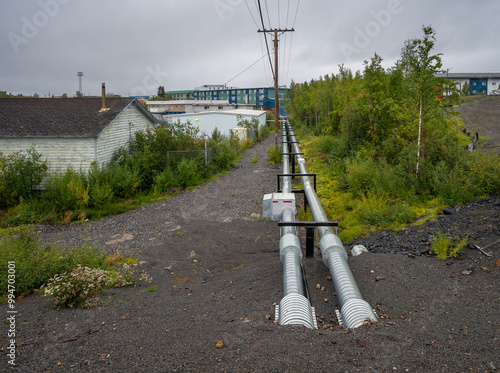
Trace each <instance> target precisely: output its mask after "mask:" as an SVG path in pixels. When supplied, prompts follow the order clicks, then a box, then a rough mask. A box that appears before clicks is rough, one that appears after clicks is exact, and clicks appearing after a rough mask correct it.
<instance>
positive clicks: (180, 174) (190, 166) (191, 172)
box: [176, 158, 200, 187]
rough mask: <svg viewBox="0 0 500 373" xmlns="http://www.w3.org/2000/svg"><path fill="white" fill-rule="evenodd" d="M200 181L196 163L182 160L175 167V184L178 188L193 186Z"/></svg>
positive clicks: (190, 160) (191, 160)
mask: <svg viewBox="0 0 500 373" xmlns="http://www.w3.org/2000/svg"><path fill="white" fill-rule="evenodd" d="M199 181H200V178H199V172H198V163H197V162H196V161H195V160H193V159H186V158H184V159H183V160H182V161H181V162H180V163H179V165H178V166H177V173H176V182H177V184H178V185H179V186H182V187H186V186H194V185H196V184H198V183H199Z"/></svg>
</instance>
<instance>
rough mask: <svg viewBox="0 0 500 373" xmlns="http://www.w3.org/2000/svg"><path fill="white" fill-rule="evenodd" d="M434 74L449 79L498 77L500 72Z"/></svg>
mask: <svg viewBox="0 0 500 373" xmlns="http://www.w3.org/2000/svg"><path fill="white" fill-rule="evenodd" d="M436 76H437V77H438V78H446V77H448V78H449V79H500V73H448V74H446V73H439V74H436Z"/></svg>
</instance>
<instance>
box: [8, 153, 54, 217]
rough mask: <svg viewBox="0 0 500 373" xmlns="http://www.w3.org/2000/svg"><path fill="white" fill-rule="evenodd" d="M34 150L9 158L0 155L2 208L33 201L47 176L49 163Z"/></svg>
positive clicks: (14, 154) (13, 154) (12, 155)
mask: <svg viewBox="0 0 500 373" xmlns="http://www.w3.org/2000/svg"><path fill="white" fill-rule="evenodd" d="M41 157H42V155H41V154H40V153H38V152H37V151H35V149H34V148H31V149H28V150H26V151H19V152H16V153H12V154H10V155H8V156H4V155H2V153H0V208H5V207H9V206H14V205H16V204H17V203H19V200H20V199H21V198H22V199H24V200H28V199H31V198H32V197H33V196H34V194H35V192H36V191H37V190H38V189H39V187H40V183H41V182H42V180H43V179H44V178H45V177H46V175H47V169H48V166H47V162H45V161H42V160H41Z"/></svg>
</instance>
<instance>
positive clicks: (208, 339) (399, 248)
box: [0, 136, 500, 372]
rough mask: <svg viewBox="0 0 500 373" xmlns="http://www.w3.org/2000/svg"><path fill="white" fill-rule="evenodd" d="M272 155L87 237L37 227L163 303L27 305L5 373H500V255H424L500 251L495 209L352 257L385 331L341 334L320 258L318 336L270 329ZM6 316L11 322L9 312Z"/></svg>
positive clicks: (123, 295)
mask: <svg viewBox="0 0 500 373" xmlns="http://www.w3.org/2000/svg"><path fill="white" fill-rule="evenodd" d="M272 141H273V136H269V137H268V138H267V139H266V140H264V141H263V142H262V143H259V144H257V145H256V146H255V147H254V148H252V149H250V150H249V151H248V152H247V153H246V154H245V155H244V158H243V159H241V160H240V162H239V164H238V167H236V168H234V169H232V170H231V171H230V172H229V173H227V174H223V175H222V176H221V177H219V178H218V179H216V180H214V181H212V182H210V183H206V184H204V185H202V186H201V187H199V188H196V189H192V190H189V191H185V192H183V193H181V194H179V195H178V196H176V197H174V198H171V199H170V200H167V201H164V202H157V203H151V204H147V205H145V206H143V207H141V208H139V209H137V210H134V211H131V212H128V213H125V214H122V215H118V216H113V217H108V218H104V219H101V220H98V221H92V222H88V223H86V224H84V225H69V226H39V227H37V230H38V231H39V232H40V236H41V237H42V238H43V239H44V240H46V241H50V242H60V243H63V244H68V245H71V244H77V243H81V242H83V241H85V240H87V241H90V242H92V243H94V244H96V245H97V246H98V247H99V248H101V249H104V250H105V251H107V252H114V251H121V252H122V253H124V254H130V255H135V256H137V257H138V258H139V259H140V260H141V261H144V262H145V263H144V264H142V265H141V269H142V270H145V271H147V272H148V273H149V274H150V275H151V276H152V277H153V284H154V285H156V286H157V289H158V290H157V291H156V292H146V286H137V287H133V288H114V289H110V290H109V291H107V292H105V293H104V294H103V295H102V297H101V304H100V305H99V306H97V307H95V308H92V309H88V310H87V309H85V310H84V309H54V308H52V303H51V301H50V299H46V298H40V297H39V296H37V295H30V296H28V297H26V298H24V299H23V300H22V301H20V302H19V303H18V304H16V307H17V309H18V314H17V318H16V322H17V324H16V327H17V330H16V332H17V335H16V343H17V353H18V355H17V357H16V363H17V366H16V367H14V369H11V367H10V366H9V365H8V364H7V357H6V354H7V343H6V342H7V341H6V338H4V337H5V336H6V335H7V328H8V325H7V324H5V323H2V324H1V326H0V333H1V335H2V339H0V341H2V342H1V345H2V353H1V355H0V370H1V371H3V372H11V371H17V372H260V371H262V372H297V371H303V372H357V371H361V372H396V371H397V372H479V371H480V372H494V371H497V370H499V369H500V357H499V356H500V354H499V351H500V341H499V336H500V333H499V331H500V330H499V329H500V325H499V319H500V317H499V316H500V315H499V309H500V308H499V273H500V269H499V267H496V266H495V262H496V261H497V260H498V259H499V257H500V255H499V245H498V244H496V245H492V246H491V247H489V248H488V249H487V250H486V251H487V252H492V258H489V257H487V256H485V255H484V254H482V253H481V252H479V250H477V249H472V248H466V249H464V252H463V255H462V257H461V258H460V259H459V260H454V261H451V262H441V261H438V260H437V259H436V258H435V257H432V256H429V255H420V254H421V253H422V252H425V251H427V250H428V249H429V247H430V246H429V242H428V238H429V234H430V233H431V232H432V231H435V230H437V229H448V228H449V229H450V230H453V229H457V228H456V227H459V228H460V227H464V229H467V230H469V231H470V232H469V233H470V234H476V236H475V238H474V240H473V242H475V243H477V244H478V245H481V246H486V245H487V244H489V243H492V242H494V240H495V238H496V239H498V227H499V225H498V222H499V209H498V201H499V197H498V195H497V196H492V197H490V198H491V200H484V201H482V202H477V206H472V205H471V206H470V208H469V207H467V206H465V207H461V208H460V209H456V210H458V211H456V213H455V214H452V215H446V216H443V217H441V218H440V219H439V220H438V222H432V223H427V224H425V225H421V226H418V227H416V226H415V227H413V226H411V227H409V228H408V229H407V230H406V231H403V232H391V231H387V232H377V233H376V235H379V236H373V237H375V238H376V239H375V238H367V239H365V240H364V241H362V240H358V241H356V242H352V243H350V244H347V245H346V247H347V248H349V247H350V246H352V245H353V244H355V243H360V242H362V243H364V244H365V245H366V246H367V247H368V248H369V249H370V250H371V251H372V252H371V253H366V254H363V255H361V256H358V257H353V258H350V259H349V264H350V266H351V269H352V271H353V273H354V277H355V279H356V281H357V283H358V286H359V288H360V290H361V293H362V294H363V296H364V297H365V299H366V300H367V301H368V303H369V304H370V305H371V306H372V307H374V308H375V309H376V312H377V314H378V315H379V317H380V322H379V323H375V324H372V325H367V326H364V327H361V328H358V329H356V330H353V331H349V330H345V329H342V328H341V327H339V326H338V323H337V321H336V318H335V310H336V309H337V308H338V303H337V299H336V297H335V289H334V286H333V283H332V282H331V281H329V280H328V279H327V276H328V275H329V273H328V269H327V268H326V267H325V266H324V265H323V263H322V260H321V257H320V255H319V253H316V255H315V257H314V258H311V259H307V260H305V262H304V266H305V270H306V273H307V276H308V277H307V278H308V283H309V287H310V293H311V301H312V304H313V306H314V307H315V308H316V314H317V316H318V325H319V329H317V330H309V329H306V328H304V327H298V326H295V327H294V326H286V327H281V326H278V325H277V324H275V323H274V307H273V304H274V303H278V302H279V301H280V299H281V297H282V266H281V263H280V261H279V255H278V254H279V253H278V247H279V230H278V227H277V224H276V222H270V221H267V220H264V219H261V218H259V216H260V215H259V214H260V213H261V208H262V205H261V201H262V196H263V194H265V193H270V192H273V191H275V190H276V173H278V172H279V166H277V165H268V164H267V156H266V153H265V149H266V148H267V147H268V146H269V145H270V144H271V143H272ZM254 157H258V162H255V163H252V162H251V160H252V159H253V158H254ZM474 211H476V212H474ZM471 214H474V215H471ZM483 215H484V216H483ZM471 216H472V219H469V217H471ZM465 217H467V219H465ZM483 218H486V219H483ZM481 219H482V220H481ZM471 220H472V221H471ZM460 222H461V223H460ZM476 222H477V224H475V223H476ZM480 223H483V224H480ZM457 224H458V225H457ZM460 224H462V225H460ZM489 225H491V228H489ZM453 227H455V228H453ZM405 232H411V233H405ZM380 237H384V238H380ZM379 238H380V239H379ZM380 242H384V244H381V243H380ZM391 253H397V254H391ZM408 254H417V255H408ZM465 273H468V274H465ZM317 284H319V285H320V288H321V287H324V288H325V290H324V291H321V290H318V289H317V288H316V285H317ZM0 312H2V313H3V314H4V315H7V308H6V306H5V305H1V306H0Z"/></svg>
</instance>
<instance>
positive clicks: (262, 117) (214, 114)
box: [168, 109, 266, 136]
mask: <svg viewBox="0 0 500 373" xmlns="http://www.w3.org/2000/svg"><path fill="white" fill-rule="evenodd" d="M240 118H241V119H243V120H249V121H252V120H253V119H257V120H258V121H259V127H262V126H264V125H265V124H266V112H265V111H262V110H244V109H237V110H226V111H222V110H221V111H205V112H200V113H191V114H176V115H169V116H168V123H177V122H180V123H182V124H185V123H187V122H189V123H191V124H192V125H194V126H196V127H198V128H199V129H200V131H201V132H202V133H204V134H205V135H207V136H210V135H212V132H213V131H214V129H215V128H217V129H218V130H219V131H220V132H221V133H222V134H224V135H229V134H230V131H233V132H239V130H238V120H239V119H240ZM239 128H240V129H241V127H239ZM235 130H236V131H235Z"/></svg>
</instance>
